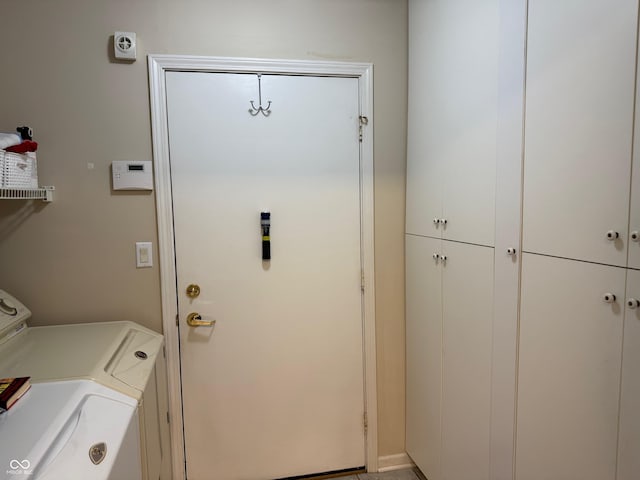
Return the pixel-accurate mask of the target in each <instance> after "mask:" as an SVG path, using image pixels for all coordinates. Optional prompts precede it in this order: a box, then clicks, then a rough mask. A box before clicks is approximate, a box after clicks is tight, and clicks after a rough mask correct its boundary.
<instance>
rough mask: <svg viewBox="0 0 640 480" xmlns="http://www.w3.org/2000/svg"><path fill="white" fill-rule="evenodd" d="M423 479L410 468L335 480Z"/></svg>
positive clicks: (360, 474) (361, 474)
mask: <svg viewBox="0 0 640 480" xmlns="http://www.w3.org/2000/svg"><path fill="white" fill-rule="evenodd" d="M423 479H424V477H423V476H422V475H421V474H420V473H419V472H418V471H417V470H414V469H412V468H408V469H404V470H394V471H392V472H385V473H359V474H357V475H349V476H348V477H339V478H338V479H336V480H423Z"/></svg>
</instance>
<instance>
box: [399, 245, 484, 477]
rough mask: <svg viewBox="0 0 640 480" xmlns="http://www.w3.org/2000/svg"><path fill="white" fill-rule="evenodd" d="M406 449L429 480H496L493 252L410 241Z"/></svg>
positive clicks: (408, 258) (469, 246) (466, 246)
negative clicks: (492, 469) (492, 454)
mask: <svg viewBox="0 0 640 480" xmlns="http://www.w3.org/2000/svg"><path fill="white" fill-rule="evenodd" d="M406 252H407V304H406V305H407V307H406V312H407V451H408V453H409V455H410V456H411V458H412V459H413V460H414V461H415V462H416V464H417V465H418V467H420V469H421V470H422V472H423V473H424V474H425V475H426V476H427V478H429V479H430V480H439V479H451V480H467V479H468V480H483V479H488V478H489V441H490V431H489V422H490V411H491V410H490V398H491V351H492V345H491V338H492V320H493V262H494V258H493V248H490V247H481V246H476V245H468V244H463V243H458V242H451V241H446V240H442V241H441V240H437V239H432V238H427V237H419V236H414V235H407V236H406Z"/></svg>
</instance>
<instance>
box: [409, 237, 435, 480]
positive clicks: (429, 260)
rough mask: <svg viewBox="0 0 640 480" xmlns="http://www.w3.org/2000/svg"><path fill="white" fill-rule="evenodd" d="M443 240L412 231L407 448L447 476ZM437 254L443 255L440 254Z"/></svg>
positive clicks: (426, 467)
mask: <svg viewBox="0 0 640 480" xmlns="http://www.w3.org/2000/svg"><path fill="white" fill-rule="evenodd" d="M440 243H441V242H440V240H435V239H432V238H425V237H417V236H414V235H406V258H407V266H406V276H407V282H406V286H407V288H406V322H407V323H406V335H407V337H406V338H407V343H406V355H407V379H406V385H407V390H406V392H407V393H406V395H407V397H406V408H407V413H406V416H407V433H406V444H407V445H406V448H407V452H408V453H409V455H410V456H411V458H412V459H413V461H414V462H415V464H416V465H418V467H419V468H420V470H422V472H423V473H424V474H425V475H426V476H427V477H428V478H429V480H439V479H441V478H442V477H441V473H440V442H441V431H440V411H441V407H442V405H441V391H442V388H441V385H442V359H441V352H442V280H441V267H440V260H439V254H440ZM433 255H436V256H437V257H436V258H435V259H434V258H433Z"/></svg>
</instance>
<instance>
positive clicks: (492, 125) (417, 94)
mask: <svg viewBox="0 0 640 480" xmlns="http://www.w3.org/2000/svg"><path fill="white" fill-rule="evenodd" d="M498 3H499V2H498V0H483V1H477V0H447V1H444V0H442V1H429V2H426V1H423V0H414V1H411V2H409V118H408V145H407V155H408V163H407V213H406V215H407V230H406V231H407V233H412V234H417V235H426V236H431V237H436V238H444V239H448V240H458V241H464V242H469V243H475V244H479V245H489V246H492V245H493V244H494V210H495V163H496V124H497V96H498V89H497V81H498V23H499V20H500V18H499V14H498V13H499V12H498ZM434 220H436V222H434ZM445 220H446V223H445V222H444V221H445Z"/></svg>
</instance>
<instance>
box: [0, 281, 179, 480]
mask: <svg viewBox="0 0 640 480" xmlns="http://www.w3.org/2000/svg"><path fill="white" fill-rule="evenodd" d="M30 316H31V312H30V311H29V310H28V308H27V307H25V306H24V305H22V304H21V303H20V302H19V301H18V300H16V299H15V298H14V297H12V296H11V295H9V294H7V293H6V292H4V291H2V290H0V378H1V377H21V376H29V377H31V381H32V384H33V386H32V388H31V389H32V390H33V392H28V393H27V395H28V396H25V398H24V399H20V400H19V401H18V402H17V403H16V405H15V406H14V407H13V408H12V409H10V410H9V411H8V412H7V413H5V414H4V415H7V414H9V413H12V411H13V409H15V408H17V407H18V406H19V404H21V403H22V404H25V405H28V404H30V403H32V402H33V401H32V400H30V398H33V397H34V393H37V392H38V391H40V390H41V389H43V388H45V387H41V385H43V384H45V383H53V384H63V383H64V384H68V382H69V381H72V380H78V381H84V382H87V381H88V382H89V384H93V385H95V386H96V387H101V388H104V389H106V390H101V391H102V392H103V393H102V394H101V395H103V394H104V392H111V393H110V395H112V397H113V398H114V399H115V398H121V397H119V396H124V397H126V398H128V399H130V400H133V401H134V404H135V422H134V423H135V424H136V426H135V432H136V438H137V440H138V449H137V451H138V452H139V460H138V463H139V464H140V471H141V476H140V477H139V478H141V479H142V480H159V479H160V480H168V479H170V478H171V465H170V446H169V425H168V413H167V412H168V400H167V387H166V373H165V364H164V358H163V356H164V355H163V353H164V349H163V337H162V335H160V334H158V333H156V332H153V331H151V330H149V329H147V328H144V327H142V326H140V325H138V324H136V323H134V322H130V321H115V322H102V323H84V324H74V325H56V326H43V327H29V326H28V324H27V320H28V319H29V318H30ZM36 387H37V388H36ZM46 388H49V387H46ZM87 388H88V387H87ZM103 396H104V395H103ZM73 398H76V397H73ZM83 405H91V403H89V404H84V403H83ZM109 405H111V404H109ZM24 408H25V409H26V408H27V407H26V406H25V407H24ZM76 408H79V407H77V405H76ZM21 409H23V407H21ZM1 417H2V416H0V418H1ZM9 418H10V417H9ZM2 437H3V426H2V423H0V450H3V449H2V440H1V439H2ZM10 460H12V459H10ZM0 461H1V460H0ZM3 472H4V470H3V465H2V464H1V463H0V474H2V473H3ZM0 478H1V475H0ZM13 478H15V477H13ZM43 478H48V477H43ZM69 478H72V477H69ZM83 478H85V477H83ZM86 478H93V477H86Z"/></svg>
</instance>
